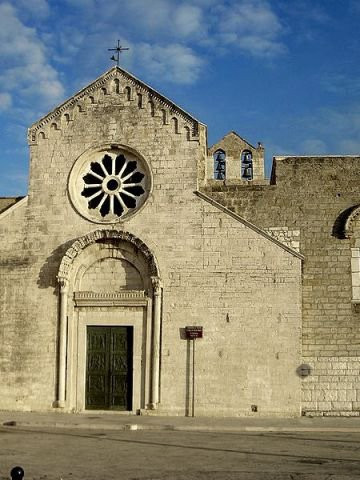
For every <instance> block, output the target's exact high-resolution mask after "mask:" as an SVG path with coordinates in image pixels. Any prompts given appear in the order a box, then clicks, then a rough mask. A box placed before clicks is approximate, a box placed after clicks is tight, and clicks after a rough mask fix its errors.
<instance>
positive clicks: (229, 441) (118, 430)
mask: <svg viewBox="0 0 360 480" xmlns="http://www.w3.org/2000/svg"><path fill="white" fill-rule="evenodd" d="M16 464H20V465H22V466H23V467H24V469H25V478H24V480H40V479H42V480H60V479H62V480H105V479H106V480H107V479H109V480H170V479H171V480H204V479H208V480H270V479H271V480H352V479H360V418H359V417H357V418H337V417H335V418H306V417H299V418H293V419H289V418H261V417H255V416H254V417H246V418H205V417H198V418H187V417H164V416H130V415H124V414H118V413H108V414H99V413H98V412H94V413H93V414H89V413H86V414H65V413H61V412H49V413H30V412H0V480H3V479H9V472H10V469H11V468H12V467H13V466H15V465H16Z"/></svg>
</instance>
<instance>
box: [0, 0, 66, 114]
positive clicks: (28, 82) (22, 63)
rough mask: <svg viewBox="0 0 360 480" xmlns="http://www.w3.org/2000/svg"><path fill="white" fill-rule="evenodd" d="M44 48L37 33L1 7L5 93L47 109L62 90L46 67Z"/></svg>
mask: <svg viewBox="0 0 360 480" xmlns="http://www.w3.org/2000/svg"><path fill="white" fill-rule="evenodd" d="M46 53H47V52H46V48H45V45H44V44H43V42H42V41H41V39H40V38H39V36H38V34H37V31H36V30H35V29H33V28H29V27H27V26H26V25H24V24H23V23H22V22H21V20H20V19H19V17H18V15H17V11H16V10H15V9H14V7H13V6H11V5H10V4H9V3H3V4H0V59H1V60H2V62H3V65H4V66H3V68H2V73H1V75H0V81H1V84H2V88H3V89H4V90H6V91H7V92H12V91H15V90H16V94H17V96H19V97H20V98H26V97H30V96H31V97H33V98H34V99H36V100H37V101H38V102H40V103H42V104H44V106H49V105H52V104H54V102H56V101H58V100H60V99H61V98H62V97H63V94H64V88H63V86H62V84H61V82H60V80H59V78H58V73H57V71H56V70H55V69H54V68H53V67H52V66H51V65H50V64H49V63H48V61H47V58H46Z"/></svg>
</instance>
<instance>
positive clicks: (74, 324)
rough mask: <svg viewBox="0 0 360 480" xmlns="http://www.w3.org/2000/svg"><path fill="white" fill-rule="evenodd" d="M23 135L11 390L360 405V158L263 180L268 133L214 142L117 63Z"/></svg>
mask: <svg viewBox="0 0 360 480" xmlns="http://www.w3.org/2000/svg"><path fill="white" fill-rule="evenodd" d="M28 141H29V146H30V175H29V192H28V195H27V196H26V197H23V198H1V199H0V246H1V259H0V308H1V316H0V342H1V349H0V371H1V379H2V380H1V384H0V409H3V410H6V409H7V410H14V409H17V410H36V411H49V410H53V409H59V410H61V411H66V412H74V411H77V412H83V411H89V410H96V411H97V412H107V411H109V410H111V411H113V410H115V411H119V412H126V413H133V414H138V413H151V412H152V413H154V414H163V415H191V414H192V413H193V406H194V407H195V411H196V415H226V416H240V415H253V416H260V415H264V416H265V415H282V416H283V415H286V416H298V415H301V414H305V415H306V414H309V415H359V413H360V379H359V370H360V333H359V322H360V311H359V309H358V304H359V302H360V225H359V220H358V214H359V212H360V207H359V203H360V201H359V199H360V196H359V190H358V185H359V181H360V174H359V173H358V170H359V169H358V163H359V161H360V158H359V157H345V156H344V157H277V158H275V159H274V164H273V170H272V177H271V179H270V181H269V180H266V179H265V177H264V149H263V147H262V145H261V144H258V146H257V147H254V146H252V145H251V144H249V143H248V142H246V141H245V140H244V139H242V138H241V137H240V136H239V135H237V134H236V133H235V132H230V133H229V134H228V135H226V136H225V137H224V138H223V139H222V140H220V141H219V142H218V143H217V144H216V145H214V146H212V147H211V148H208V145H207V129H206V125H204V124H203V123H201V122H199V121H198V120H196V119H195V118H194V117H192V116H191V115H189V114H188V113H187V112H185V111H184V110H182V109H181V108H179V107H178V106H177V105H175V104H174V103H173V102H172V101H170V100H169V99H167V98H165V97H164V96H162V95H161V94H159V93H158V92H156V91H155V90H153V89H152V88H151V87H149V86H147V85H146V84H144V83H143V82H141V81H140V80H138V79H136V78H135V77H134V76H132V75H131V74H129V73H128V72H126V71H124V70H122V69H120V68H119V67H114V68H112V69H110V70H109V71H108V72H106V73H105V74H103V75H102V76H101V77H99V78H98V79H97V80H95V81H94V82H93V83H92V84H90V85H89V86H87V87H86V88H84V89H83V90H81V91H80V92H79V93H77V94H75V95H74V96H73V97H72V98H70V99H69V100H67V101H66V102H65V103H63V104H62V105H60V106H59V107H57V108H56V109H55V110H54V111H52V112H50V113H49V114H48V115H46V116H45V117H43V118H42V119H41V120H39V121H38V122H36V123H35V124H34V125H32V126H31V127H30V129H29V135H28ZM189 326H197V327H202V332H203V335H202V338H198V339H196V340H190V339H189V338H188V336H187V329H186V327H189ZM194 349H196V351H195V350H194ZM195 353H196V355H195ZM194 362H195V363H194Z"/></svg>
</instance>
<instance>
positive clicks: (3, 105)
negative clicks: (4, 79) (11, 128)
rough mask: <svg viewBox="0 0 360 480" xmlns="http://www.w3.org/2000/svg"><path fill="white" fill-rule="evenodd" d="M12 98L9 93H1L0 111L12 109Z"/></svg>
mask: <svg viewBox="0 0 360 480" xmlns="http://www.w3.org/2000/svg"><path fill="white" fill-rule="evenodd" d="M11 104H12V98H11V95H10V94H9V93H0V111H2V110H7V109H8V108H9V107H11Z"/></svg>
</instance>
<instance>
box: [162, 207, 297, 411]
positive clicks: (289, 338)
mask: <svg viewBox="0 0 360 480" xmlns="http://www.w3.org/2000/svg"><path fill="white" fill-rule="evenodd" d="M199 203H200V204H199ZM194 207H196V208H197V209H199V210H200V219H199V220H200V228H201V231H200V232H199V235H198V238H197V239H196V240H197V243H198V245H196V244H195V245H193V247H192V249H191V250H193V252H191V250H190V248H188V249H187V251H183V252H178V253H177V255H176V258H177V261H176V262H175V261H174V262H173V264H172V265H169V267H168V275H169V278H168V279H166V287H164V318H163V339H162V376H161V385H162V396H161V411H166V412H167V413H169V412H172V413H177V414H178V413H180V414H184V413H185V414H189V413H190V414H191V401H192V350H191V345H190V344H189V342H188V341H186V340H185V339H184V337H183V329H184V327H185V326H186V325H201V326H203V328H204V337H203V339H201V340H197V341H196V365H195V372H196V373H195V375H196V378H195V404H196V412H197V414H198V415H299V414H300V379H299V377H298V375H297V373H296V370H297V368H298V367H299V365H300V363H301V344H300V337H301V293H300V290H301V261H300V260H299V259H298V258H296V257H294V256H293V255H292V254H289V253H288V252H286V251H284V250H283V249H282V248H281V247H278V246H277V245H275V244H273V243H272V242H271V241H269V240H267V239H265V238H263V237H262V236H260V235H259V234H257V233H256V232H254V231H253V230H251V229H249V228H247V227H245V226H244V225H242V224H241V223H239V222H238V221H236V220H234V219H233V218H231V217H229V216H227V215H226V214H225V213H223V212H221V211H219V210H217V209H216V208H215V207H213V206H211V205H209V204H207V203H206V202H204V201H203V200H196V202H195V205H194ZM194 240H195V238H194ZM194 249H195V250H194ZM191 253H192V255H191V263H190V262H186V259H187V257H188V255H189V254H191ZM179 255H181V256H182V257H183V258H182V262H179ZM174 260H175V258H174ZM174 379H176V381H174ZM252 409H255V410H257V411H256V412H253V410H252Z"/></svg>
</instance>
